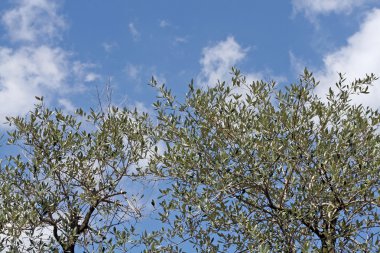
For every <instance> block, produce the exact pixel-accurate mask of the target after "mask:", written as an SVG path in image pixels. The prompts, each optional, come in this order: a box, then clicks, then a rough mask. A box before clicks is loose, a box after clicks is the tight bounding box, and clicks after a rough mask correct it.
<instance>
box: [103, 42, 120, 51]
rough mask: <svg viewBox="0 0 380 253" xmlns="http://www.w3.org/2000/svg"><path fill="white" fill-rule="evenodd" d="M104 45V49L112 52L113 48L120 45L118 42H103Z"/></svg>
mask: <svg viewBox="0 0 380 253" xmlns="http://www.w3.org/2000/svg"><path fill="white" fill-rule="evenodd" d="M102 47H103V49H104V51H106V52H107V53H111V52H112V50H114V49H115V48H117V47H118V45H117V43H116V42H104V43H102Z"/></svg>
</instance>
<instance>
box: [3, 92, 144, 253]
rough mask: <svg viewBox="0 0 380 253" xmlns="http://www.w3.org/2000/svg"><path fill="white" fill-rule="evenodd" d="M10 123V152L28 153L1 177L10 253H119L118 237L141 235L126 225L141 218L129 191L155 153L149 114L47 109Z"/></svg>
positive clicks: (17, 157) (10, 164)
mask: <svg viewBox="0 0 380 253" xmlns="http://www.w3.org/2000/svg"><path fill="white" fill-rule="evenodd" d="M38 99H40V100H41V98H38ZM8 120H9V124H11V125H12V126H13V127H14V128H13V129H14V130H12V131H11V132H10V133H9V140H8V144H13V145H17V146H18V147H19V150H21V153H20V154H17V155H12V156H9V157H8V159H7V160H6V161H3V167H2V173H1V176H0V180H1V203H2V205H1V215H0V219H1V221H0V224H1V227H0V228H1V230H0V232H2V234H3V247H5V249H6V250H10V251H12V252H13V251H16V252H18V251H28V252H31V251H35V252H41V251H48V250H49V249H50V250H58V249H61V250H63V251H64V252H74V250H75V247H77V248H78V247H81V249H83V250H84V251H86V252H92V251H93V250H96V251H99V252H103V251H105V250H107V251H108V252H113V251H114V250H115V249H116V248H117V247H116V246H118V245H116V243H115V238H116V237H117V238H118V239H119V244H120V239H123V240H124V241H127V240H129V236H130V235H131V234H132V233H133V231H134V228H133V226H132V227H130V226H127V225H131V224H132V222H133V220H134V219H136V218H139V217H140V216H141V207H140V206H139V205H137V204H138V200H139V196H132V195H131V194H130V193H129V190H128V185H129V184H130V182H131V177H132V174H133V171H135V170H136V167H137V166H138V162H139V161H140V160H141V159H143V158H144V157H145V154H146V151H147V150H148V147H149V139H148V137H147V129H148V127H147V115H146V114H144V115H139V114H137V112H133V111H129V110H126V109H123V110H121V109H118V108H110V111H109V112H107V113H104V112H95V111H90V112H89V113H85V112H83V110H82V109H79V110H77V112H76V114H75V115H68V114H65V113H63V112H62V111H60V110H57V109H56V110H50V109H49V108H46V107H45V106H44V104H43V102H41V103H39V104H38V105H36V108H35V110H34V111H31V112H30V113H29V114H28V115H27V116H26V117H14V118H8ZM120 245H121V244H120Z"/></svg>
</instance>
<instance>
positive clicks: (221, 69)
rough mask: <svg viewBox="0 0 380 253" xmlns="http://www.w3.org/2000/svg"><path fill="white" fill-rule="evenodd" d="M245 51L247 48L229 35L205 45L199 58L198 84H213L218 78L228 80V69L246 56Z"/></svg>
mask: <svg viewBox="0 0 380 253" xmlns="http://www.w3.org/2000/svg"><path fill="white" fill-rule="evenodd" d="M247 51H248V49H247V48H245V49H244V48H242V47H241V46H240V45H239V44H238V43H237V42H236V41H235V39H234V37H231V36H230V37H227V39H226V40H223V41H220V42H219V43H217V44H216V45H214V46H212V47H205V48H204V49H203V52H202V58H201V60H200V64H201V66H202V70H201V73H200V75H199V76H198V82H199V83H200V85H202V86H213V85H215V84H216V83H217V82H218V80H228V79H229V77H230V74H229V72H230V71H229V70H230V69H231V68H232V67H233V66H234V65H235V64H237V63H238V62H239V61H241V60H242V59H243V58H244V57H245V56H246V54H247Z"/></svg>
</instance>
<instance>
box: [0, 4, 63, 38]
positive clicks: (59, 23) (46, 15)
mask: <svg viewBox="0 0 380 253" xmlns="http://www.w3.org/2000/svg"><path fill="white" fill-rule="evenodd" d="M16 2H17V6H16V7H15V8H13V9H11V10H8V11H6V12H5V13H4V15H3V16H2V22H3V24H4V26H5V28H6V30H7V32H8V35H9V37H10V38H11V40H13V41H24V42H36V41H39V42H40V41H41V40H43V41H46V39H52V38H55V37H57V36H58V35H59V33H58V31H59V30H60V29H61V28H63V27H65V22H64V19H63V18H62V16H60V15H58V14H57V2H56V1H50V0H18V1H16Z"/></svg>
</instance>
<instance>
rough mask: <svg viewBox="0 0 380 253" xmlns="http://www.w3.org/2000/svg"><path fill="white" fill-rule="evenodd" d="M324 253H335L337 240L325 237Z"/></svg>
mask: <svg viewBox="0 0 380 253" xmlns="http://www.w3.org/2000/svg"><path fill="white" fill-rule="evenodd" d="M321 252H322V253H335V252H336V251H335V239H333V238H329V237H325V238H323V239H322V248H321Z"/></svg>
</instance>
